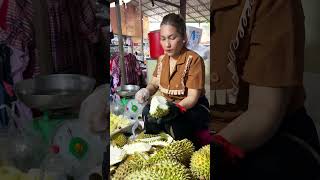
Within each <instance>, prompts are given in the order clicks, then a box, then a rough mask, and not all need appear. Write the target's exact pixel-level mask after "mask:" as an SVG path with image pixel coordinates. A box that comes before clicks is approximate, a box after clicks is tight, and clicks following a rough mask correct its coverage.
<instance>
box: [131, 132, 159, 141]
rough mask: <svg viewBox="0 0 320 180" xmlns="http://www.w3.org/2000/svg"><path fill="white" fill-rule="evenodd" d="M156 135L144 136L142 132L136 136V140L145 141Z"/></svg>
mask: <svg viewBox="0 0 320 180" xmlns="http://www.w3.org/2000/svg"><path fill="white" fill-rule="evenodd" d="M157 136H158V135H157V134H145V133H144V132H142V133H140V134H138V136H137V137H136V140H139V139H146V138H152V137H157Z"/></svg>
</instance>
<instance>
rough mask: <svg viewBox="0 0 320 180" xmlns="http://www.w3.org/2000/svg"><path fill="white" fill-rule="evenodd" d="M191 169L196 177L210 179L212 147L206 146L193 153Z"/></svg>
mask: <svg viewBox="0 0 320 180" xmlns="http://www.w3.org/2000/svg"><path fill="white" fill-rule="evenodd" d="M190 169H191V172H192V174H193V175H194V176H195V177H197V178H200V177H201V178H204V179H206V180H209V179H210V145H206V146H204V147H202V148H201V149H199V150H198V151H196V152H194V153H193V155H192V156H191V162H190Z"/></svg>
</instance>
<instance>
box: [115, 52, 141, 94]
mask: <svg viewBox="0 0 320 180" xmlns="http://www.w3.org/2000/svg"><path fill="white" fill-rule="evenodd" d="M124 63H125V71H126V80H127V84H134V85H139V86H141V85H143V83H142V82H143V81H142V79H143V78H144V77H142V75H143V74H142V70H141V68H140V65H139V63H138V60H137V58H136V56H135V55H133V54H132V53H129V54H126V55H125V56H124ZM110 67H111V68H110V71H111V72H110V74H111V76H112V81H111V83H110V84H111V85H112V86H111V88H112V89H116V88H117V87H118V86H120V84H121V73H120V54H119V53H115V54H114V55H113V57H111V59H110Z"/></svg>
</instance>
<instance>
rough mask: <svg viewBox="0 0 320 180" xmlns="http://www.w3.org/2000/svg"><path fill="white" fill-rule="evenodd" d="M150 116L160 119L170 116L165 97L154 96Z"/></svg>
mask: <svg viewBox="0 0 320 180" xmlns="http://www.w3.org/2000/svg"><path fill="white" fill-rule="evenodd" d="M149 113H150V116H151V117H153V118H155V119H158V118H161V117H164V116H166V115H167V114H169V106H168V104H167V99H166V98H165V97H163V96H153V98H152V99H151V104H150V111H149Z"/></svg>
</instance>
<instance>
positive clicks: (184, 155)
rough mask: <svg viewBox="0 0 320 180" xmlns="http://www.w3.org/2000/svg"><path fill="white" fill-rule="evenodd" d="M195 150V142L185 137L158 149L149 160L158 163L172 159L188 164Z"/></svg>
mask: <svg viewBox="0 0 320 180" xmlns="http://www.w3.org/2000/svg"><path fill="white" fill-rule="evenodd" d="M193 152H194V146H193V143H192V142H191V141H190V140H188V139H183V140H180V141H175V142H173V143H171V144H169V145H168V146H165V147H164V148H162V149H161V150H159V151H157V152H156V153H155V154H154V155H153V156H152V157H150V159H149V160H148V162H149V163H156V162H160V161H163V160H165V159H172V160H176V161H178V162H180V163H182V164H184V165H186V164H189V162H190V158H191V155H192V154H193Z"/></svg>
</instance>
